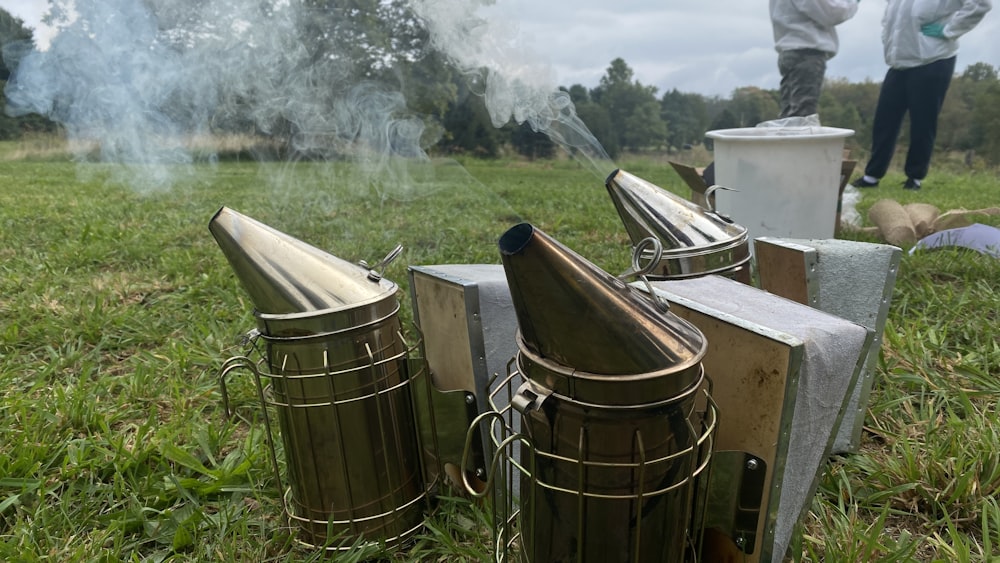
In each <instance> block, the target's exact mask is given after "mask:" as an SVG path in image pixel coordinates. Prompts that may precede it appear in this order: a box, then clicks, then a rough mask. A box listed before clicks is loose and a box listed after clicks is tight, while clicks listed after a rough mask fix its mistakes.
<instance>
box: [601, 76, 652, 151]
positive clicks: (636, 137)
mask: <svg viewBox="0 0 1000 563" xmlns="http://www.w3.org/2000/svg"><path fill="white" fill-rule="evenodd" d="M656 90H657V89H656V87H655V86H645V85H643V84H642V83H641V82H639V81H638V80H635V79H634V73H633V71H632V69H631V68H630V67H629V66H628V64H627V63H626V62H625V61H624V59H622V58H617V59H615V60H613V61H611V65H610V66H609V67H608V69H607V73H606V74H605V75H604V76H603V77H601V81H600V85H598V86H597V88H595V89H593V90H592V91H591V92H590V97H591V99H592V100H593V101H594V102H596V103H597V104H599V105H600V106H601V107H603V108H604V109H605V110H606V111H607V112H608V117H609V118H610V120H611V123H612V124H613V126H614V127H615V129H616V130H617V134H616V136H617V139H616V141H617V144H618V145H619V146H621V147H624V148H628V149H632V150H640V149H643V148H646V147H649V146H659V145H661V144H662V143H663V142H664V141H665V140H666V135H667V126H666V123H664V122H663V119H662V118H661V117H660V104H659V101H658V100H657V99H656Z"/></svg>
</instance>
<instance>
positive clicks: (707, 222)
mask: <svg viewBox="0 0 1000 563" xmlns="http://www.w3.org/2000/svg"><path fill="white" fill-rule="evenodd" d="M605 186H606V187H607V189H608V194H609V195H610V196H611V200H612V201H613V202H614V204H615V208H616V209H617V210H618V215H620V216H621V219H622V222H623V223H624V224H625V230H626V231H627V232H628V234H629V238H631V239H632V243H633V244H634V245H636V246H638V245H639V243H640V242H641V241H642V240H643V239H646V238H648V237H655V238H657V239H659V241H660V243H662V245H663V252H662V253H661V254H660V256H658V257H657V256H642V259H643V260H644V261H657V262H659V264H658V265H657V266H656V268H655V269H654V270H653V272H652V273H651V274H649V277H650V278H657V279H682V278H690V277H696V276H702V275H708V274H723V275H726V274H733V273H735V272H741V273H743V274H745V273H746V269H747V268H749V263H750V245H749V242H748V239H749V236H748V234H747V229H746V227H743V226H741V225H737V224H735V223H733V222H732V221H730V220H729V219H727V218H724V217H722V216H720V215H719V214H718V213H716V212H715V211H713V210H710V209H705V208H704V207H701V206H699V205H696V204H694V203H692V202H690V201H687V200H685V199H683V198H681V197H678V196H676V195H674V194H672V193H670V192H668V191H667V190H664V189H663V188H661V187H659V186H657V185H655V184H652V183H650V182H648V181H646V180H643V179H642V178H639V177H638V176H635V175H633V174H629V173H628V172H625V171H624V170H615V171H614V172H612V173H611V175H610V176H608V179H607V181H606V182H605Z"/></svg>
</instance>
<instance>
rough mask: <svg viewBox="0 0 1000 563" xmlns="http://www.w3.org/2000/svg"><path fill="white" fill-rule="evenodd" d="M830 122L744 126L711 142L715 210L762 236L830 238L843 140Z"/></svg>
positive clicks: (712, 134) (846, 133) (714, 134)
mask: <svg viewBox="0 0 1000 563" xmlns="http://www.w3.org/2000/svg"><path fill="white" fill-rule="evenodd" d="M853 134H854V131H853V130H851V129H838V128H835V127H818V126H817V127H792V128H786V127H747V128H741V129H718V130H715V131H709V132H708V133H706V134H705V135H706V136H707V137H708V138H710V139H713V140H714V143H715V183H716V184H718V185H720V186H725V187H727V188H732V189H733V190H738V191H729V190H718V191H717V192H715V198H716V209H717V210H718V211H719V212H720V213H723V214H725V215H728V216H729V217H731V218H732V220H733V221H735V222H736V223H738V224H740V225H742V226H744V227H746V229H747V232H748V233H749V237H750V239H751V240H753V239H755V238H757V237H762V236H771V237H792V238H817V239H826V238H833V234H834V228H835V227H836V216H837V199H838V191H839V187H840V171H841V166H842V162H843V158H844V156H843V155H844V139H845V138H847V137H850V136H851V135H853Z"/></svg>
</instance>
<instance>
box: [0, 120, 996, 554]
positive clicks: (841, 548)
mask: <svg viewBox="0 0 1000 563" xmlns="http://www.w3.org/2000/svg"><path fill="white" fill-rule="evenodd" d="M38 143H39V144H40V145H42V146H39V147H36V148H37V150H38V151H40V152H37V153H32V154H33V155H34V156H30V157H27V156H26V153H18V152H17V151H19V150H21V151H23V150H24V149H25V148H24V146H22V145H18V146H15V145H0V418H2V420H3V421H5V422H4V424H0V540H2V541H0V559H2V560H7V561H36V560H43V559H44V560H52V561H118V560H129V561H164V560H167V559H168V558H171V560H174V559H172V558H176V560H189V561H265V560H266V561H302V560H319V558H318V557H317V556H316V555H315V554H312V553H310V552H308V551H305V550H302V549H301V548H298V547H295V546H294V545H293V544H292V542H291V539H290V533H289V529H288V527H287V524H286V522H285V520H284V518H283V516H282V514H281V505H280V499H279V492H278V491H277V490H276V489H275V486H274V480H273V476H272V472H271V470H270V466H269V462H268V457H267V448H266V447H265V444H264V440H263V435H262V431H261V427H260V425H259V424H257V423H250V422H248V421H250V420H253V419H255V416H256V415H255V413H256V411H257V406H256V405H257V403H256V395H255V392H254V391H253V388H252V386H251V385H250V384H243V385H240V384H236V385H234V386H233V388H232V389H231V390H230V392H231V395H232V398H233V401H234V408H235V409H236V412H237V413H238V415H239V416H238V417H237V418H236V419H235V420H234V421H233V422H230V423H225V422H223V413H222V407H221V398H220V394H219V392H218V388H217V373H218V369H219V368H220V366H221V364H222V362H223V361H225V360H226V359H227V358H228V357H230V356H233V355H236V354H239V353H241V351H242V348H241V347H240V346H239V344H238V338H239V336H240V335H242V334H243V333H244V332H246V331H247V330H249V329H250V328H252V327H253V326H254V321H253V317H252V305H251V304H250V303H249V301H248V299H247V297H246V295H245V292H244V291H243V289H242V288H241V287H240V285H239V283H238V281H237V280H236V278H235V277H234V275H233V273H232V270H231V268H230V267H229V265H228V264H227V263H226V261H225V259H224V257H223V256H222V254H221V252H220V251H219V248H218V246H217V245H216V243H215V241H214V240H213V239H212V237H211V235H210V234H209V232H208V229H207V224H208V221H209V219H210V218H211V217H212V215H213V214H214V213H215V211H216V210H217V209H218V208H219V207H220V206H223V205H224V206H228V207H231V208H233V209H236V210H237V211H240V212H242V213H244V214H246V215H249V216H251V217H253V218H256V219H258V220H260V221H262V222H264V223H266V224H269V225H271V226H273V227H275V228H277V229H279V230H281V231H283V232H285V233H289V234H291V235H293V236H295V237H297V238H299V239H301V240H303V241H306V242H308V243H310V244H313V245H315V246H318V247H321V248H324V249H327V250H329V251H330V252H331V253H333V254H335V255H337V256H340V257H342V258H345V259H348V260H352V261H356V260H361V259H364V260H367V261H368V262H374V261H377V260H378V259H380V258H381V257H382V256H384V255H385V254H386V253H387V252H388V251H389V250H391V249H392V247H393V246H395V244H397V243H398V244H402V245H404V252H403V254H402V256H401V257H400V258H399V259H398V260H397V261H396V262H395V263H393V264H392V265H391V266H390V267H389V269H388V271H387V272H386V275H387V277H389V278H390V279H393V280H394V281H397V282H398V283H400V285H401V286H402V290H403V293H401V296H403V308H404V311H403V315H404V318H405V319H409V318H410V316H411V312H410V308H409V303H408V295H409V294H408V288H407V287H406V266H407V265H410V264H415V265H419V264H440V263H498V262H499V255H498V253H497V249H496V239H497V238H498V237H499V236H500V235H501V234H502V233H503V232H504V231H505V230H506V229H507V228H509V227H510V226H512V225H513V224H515V223H517V222H520V221H529V222H532V223H534V224H535V225H537V226H538V227H539V228H541V229H542V230H544V231H545V232H547V233H548V234H550V235H552V236H553V237H555V238H556V239H558V240H559V241H560V242H562V243H563V244H565V245H566V246H568V247H570V248H572V249H573V250H575V251H577V252H579V253H580V254H582V255H583V256H585V257H587V258H588V259H590V260H591V261H593V262H594V263H596V264H597V265H599V266H601V267H602V268H604V269H606V270H608V271H609V272H612V273H619V272H621V271H624V270H625V269H626V267H627V265H628V262H629V246H630V243H629V240H628V237H627V235H626V233H625V232H624V229H623V228H622V225H621V222H620V219H619V218H618V215H617V214H616V212H615V210H614V207H613V205H612V203H611V201H610V199H609V198H608V196H607V193H606V191H605V189H604V187H603V177H601V176H599V175H597V174H595V173H593V172H591V171H590V170H588V169H586V168H583V167H581V166H580V165H578V164H577V163H576V162H575V161H572V160H566V159H560V160H556V161H545V162H535V163H531V162H524V161H513V160H500V161H477V160H463V161H460V162H455V161H436V162H435V165H434V166H421V167H416V168H409V169H405V170H404V169H403V168H398V167H397V168H391V169H390V170H389V171H390V172H392V175H391V176H389V178H390V179H388V180H385V179H381V180H375V179H374V177H373V176H370V175H366V172H365V171H364V170H363V169H357V168H356V167H353V166H348V165H345V164H343V163H341V164H339V165H337V166H335V167H332V166H327V165H320V164H310V163H299V164H297V165H280V164H272V165H267V166H264V167H262V166H259V165H258V164H256V163H254V162H246V161H231V162H228V161H227V162H221V163H203V164H196V165H194V166H193V167H190V168H189V167H178V168H176V169H175V170H173V171H172V172H174V173H175V175H174V176H173V179H174V181H173V183H172V185H170V187H167V185H166V184H164V183H160V184H157V185H155V186H153V187H150V186H149V185H146V187H145V188H144V189H143V190H141V191H135V190H133V189H132V188H130V187H128V186H127V185H123V184H121V183H120V181H121V180H123V179H126V178H128V177H129V176H128V174H138V175H139V177H140V178H141V177H142V176H143V175H144V169H143V168H142V167H140V166H135V167H131V168H128V169H126V170H125V171H124V172H126V173H127V174H126V175H122V172H123V171H122V170H121V169H118V168H110V167H108V166H105V165H99V164H89V165H79V166H78V165H76V164H74V163H72V162H69V161H67V160H66V159H64V158H61V157H60V158H55V159H53V158H52V156H51V154H48V153H44V151H46V150H52V151H58V147H54V146H48V145H45V142H43V141H41V140H39V141H38ZM238 150H242V149H238ZM45 154H48V156H45ZM12 158H13V159H12ZM686 158H694V159H697V157H691V156H688V157H686ZM620 164H621V165H622V167H623V168H624V169H626V170H628V171H630V172H632V173H634V174H637V175H639V176H641V177H643V178H646V179H648V180H650V181H652V182H654V183H656V184H658V185H660V186H663V187H664V188H667V189H670V190H674V191H676V192H677V193H686V190H685V189H684V188H683V187H682V185H683V184H682V182H681V180H680V179H679V178H678V177H677V176H676V174H675V173H674V172H673V171H672V170H671V169H670V167H669V166H667V165H666V163H665V159H663V158H656V159H654V158H652V157H645V158H642V159H638V158H636V159H624V160H623V161H622V162H621V163H620ZM694 164H705V162H694ZM387 166H390V167H391V166H393V163H387ZM609 172H610V171H609ZM381 178H385V177H384V176H382V177H381ZM109 179H112V180H114V181H112V182H108V180H109ZM903 179H904V178H903V176H902V175H901V174H900V173H899V172H894V173H892V174H890V176H889V177H887V178H886V180H885V182H884V186H883V187H881V188H879V189H878V190H873V191H868V192H865V193H863V199H862V201H861V202H860V203H859V204H858V209H859V211H860V212H861V214H862V217H863V216H864V214H865V212H866V210H867V209H868V207H870V206H871V204H872V203H873V202H874V201H875V200H876V199H878V198H880V197H892V198H895V199H898V200H899V201H900V202H901V203H908V202H916V201H920V202H925V203H931V204H934V205H936V206H938V207H939V208H941V209H942V210H947V209H952V208H959V207H964V208H967V209H977V208H983V207H988V206H995V205H1000V177H998V173H997V171H996V170H989V169H978V170H970V169H966V168H963V167H962V166H961V164H960V163H955V164H951V163H944V162H942V165H941V166H940V167H938V168H935V169H934V170H933V171H932V174H931V176H930V177H929V178H928V179H927V184H926V188H925V189H924V190H921V191H920V192H908V191H904V190H902V189H899V188H898V187H897V186H898V184H901V183H902V181H903ZM983 222H986V223H988V224H992V225H993V226H1000V217H997V216H994V217H991V218H985V219H984V220H983ZM844 236H846V237H852V238H856V239H858V240H870V241H874V240H875V239H874V238H873V237H872V235H868V234H865V235H862V234H851V233H847V234H845V235H844ZM998 309H1000V260H991V259H986V258H983V257H981V256H979V255H976V254H971V253H967V252H962V251H955V250H943V251H938V252H931V253H921V254H916V255H913V256H910V255H908V254H906V255H904V258H903V265H902V268H901V272H900V276H899V279H898V281H897V284H896V292H895V294H894V296H893V304H892V309H891V311H890V318H889V321H888V324H887V328H886V334H885V340H884V345H883V350H882V351H883V354H882V356H883V357H882V358H881V361H880V362H879V367H878V376H877V381H876V386H875V389H874V392H873V396H872V400H871V404H870V409H869V413H868V418H867V419H866V432H865V438H864V444H863V447H862V451H861V453H859V454H857V455H852V456H846V457H843V458H837V459H835V460H834V461H833V462H832V463H831V464H830V467H829V472H828V474H826V475H825V476H824V478H823V479H822V482H821V485H820V491H819V494H818V495H817V496H816V499H815V501H814V503H813V510H812V513H811V514H810V516H809V517H808V518H807V520H806V522H805V527H804V534H803V539H802V542H801V546H800V547H801V552H802V557H803V559H804V560H808V561H826V562H835V561H836V562H844V563H847V562H851V563H853V562H856V561H884V562H886V563H888V562H895V561H949V562H950V561H991V560H994V559H995V558H997V557H1000V547H998V546H1000V504H998V502H997V500H996V499H997V495H998V493H1000V420H998V419H1000V412H998V409H1000V407H998V401H997V396H998V395H1000V328H998V327H1000V318H998V313H997V311H998ZM483 518H484V516H483V514H482V513H481V512H480V511H478V510H477V509H475V508H474V507H473V506H472V505H471V504H470V503H469V502H468V501H466V500H461V499H450V498H449V499H444V500H442V502H441V510H439V511H438V512H437V513H436V515H435V516H434V517H433V518H432V519H431V521H430V526H429V527H428V530H427V531H426V532H425V533H423V534H422V535H421V536H420V537H419V538H418V540H417V541H416V542H415V544H414V545H412V546H409V547H408V548H407V550H406V551H405V552H404V553H402V554H396V555H393V556H392V560H408V561H451V560H467V561H468V560H477V559H481V560H485V559H488V558H489V553H490V551H489V547H488V545H487V538H486V535H485V534H484V524H483V520H482V519H483ZM355 555H356V556H357V557H355ZM363 555H364V553H360V552H359V553H356V554H350V555H345V556H344V558H343V560H352V558H355V559H356V558H360V557H362V556H363ZM369 555H370V553H369Z"/></svg>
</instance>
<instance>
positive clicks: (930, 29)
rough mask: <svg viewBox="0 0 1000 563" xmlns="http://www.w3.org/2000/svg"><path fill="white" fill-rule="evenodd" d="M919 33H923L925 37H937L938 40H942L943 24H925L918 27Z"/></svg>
mask: <svg viewBox="0 0 1000 563" xmlns="http://www.w3.org/2000/svg"><path fill="white" fill-rule="evenodd" d="M920 33H923V34H924V35H926V36H927V37H937V38H939V39H944V24H943V23H925V24H924V25H922V26H920Z"/></svg>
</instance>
